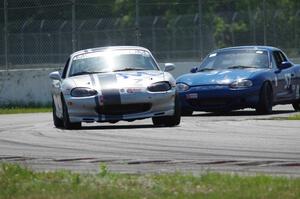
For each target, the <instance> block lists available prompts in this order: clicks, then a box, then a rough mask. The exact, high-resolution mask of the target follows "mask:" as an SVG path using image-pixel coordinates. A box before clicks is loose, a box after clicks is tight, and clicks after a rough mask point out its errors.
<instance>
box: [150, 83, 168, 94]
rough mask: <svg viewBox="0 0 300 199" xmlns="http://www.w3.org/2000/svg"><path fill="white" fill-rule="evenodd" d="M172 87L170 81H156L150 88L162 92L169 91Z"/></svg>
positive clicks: (152, 90)
mask: <svg viewBox="0 0 300 199" xmlns="http://www.w3.org/2000/svg"><path fill="white" fill-rule="evenodd" d="M171 88H172V87H171V85H170V83H169V82H156V83H153V84H151V85H150V86H149V87H148V90H149V91H151V92H161V91H168V90H170V89H171Z"/></svg>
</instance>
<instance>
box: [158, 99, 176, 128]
mask: <svg viewBox="0 0 300 199" xmlns="http://www.w3.org/2000/svg"><path fill="white" fill-rule="evenodd" d="M180 120H181V107H180V101H179V97H178V95H177V94H176V97H175V108H174V115H172V116H163V117H153V118H152V122H153V124H154V126H169V127H171V126H177V125H179V124H180Z"/></svg>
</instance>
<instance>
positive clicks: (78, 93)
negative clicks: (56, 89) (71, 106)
mask: <svg viewBox="0 0 300 199" xmlns="http://www.w3.org/2000/svg"><path fill="white" fill-rule="evenodd" d="M71 95H72V96H73V97H89V96H93V95H97V91H96V90H94V89H91V88H74V89H72V91H71Z"/></svg>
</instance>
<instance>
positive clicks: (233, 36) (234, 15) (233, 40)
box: [230, 12, 238, 46]
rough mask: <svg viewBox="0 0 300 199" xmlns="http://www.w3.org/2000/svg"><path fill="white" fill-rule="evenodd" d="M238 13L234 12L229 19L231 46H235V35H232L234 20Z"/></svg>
mask: <svg viewBox="0 0 300 199" xmlns="http://www.w3.org/2000/svg"><path fill="white" fill-rule="evenodd" d="M237 15H238V13H237V12H234V14H233V16H232V18H231V28H230V32H231V39H232V45H233V46H234V45H235V35H234V29H233V28H234V23H235V19H236V17H237Z"/></svg>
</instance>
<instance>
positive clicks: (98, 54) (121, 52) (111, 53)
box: [73, 50, 150, 60]
mask: <svg viewBox="0 0 300 199" xmlns="http://www.w3.org/2000/svg"><path fill="white" fill-rule="evenodd" d="M126 54H133V55H142V56H144V57H150V54H149V53H148V52H147V51H144V50H112V51H103V52H87V53H84V54H80V55H77V56H75V57H74V58H73V60H79V59H87V58H93V57H107V56H110V57H111V56H117V55H126Z"/></svg>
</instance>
